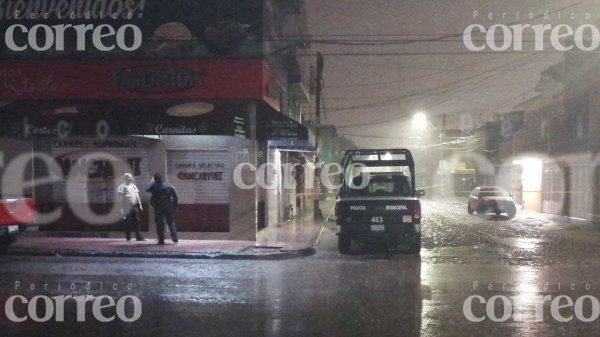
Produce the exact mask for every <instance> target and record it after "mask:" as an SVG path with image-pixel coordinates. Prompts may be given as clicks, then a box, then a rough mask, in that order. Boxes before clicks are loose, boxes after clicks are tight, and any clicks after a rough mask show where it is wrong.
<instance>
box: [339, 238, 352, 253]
mask: <svg viewBox="0 0 600 337" xmlns="http://www.w3.org/2000/svg"><path fill="white" fill-rule="evenodd" d="M351 247H352V238H351V237H349V236H348V235H342V234H340V235H339V236H338V249H339V251H340V253H342V254H350V252H351Z"/></svg>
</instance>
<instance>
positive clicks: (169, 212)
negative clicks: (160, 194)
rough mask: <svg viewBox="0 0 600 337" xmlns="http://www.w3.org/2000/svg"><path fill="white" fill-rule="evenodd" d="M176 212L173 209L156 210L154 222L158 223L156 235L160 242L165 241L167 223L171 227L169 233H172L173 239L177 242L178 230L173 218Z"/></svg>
mask: <svg viewBox="0 0 600 337" xmlns="http://www.w3.org/2000/svg"><path fill="white" fill-rule="evenodd" d="M174 213H175V212H174V211H173V209H171V208H169V209H158V208H155V209H154V220H155V221H156V234H157V235H158V241H159V242H164V241H165V221H166V222H167V226H169V232H170V233H171V239H172V240H173V242H177V228H176V227H175V221H173V216H174V215H175V214H174Z"/></svg>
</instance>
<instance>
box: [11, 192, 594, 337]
mask: <svg viewBox="0 0 600 337" xmlns="http://www.w3.org/2000/svg"><path fill="white" fill-rule="evenodd" d="M464 206H465V205H464V202H463V201H460V200H451V201H444V202H441V201H436V202H432V201H424V206H423V216H424V219H423V251H422V254H421V257H416V256H409V255H404V254H393V253H388V252H381V251H376V252H372V251H371V252H364V253H362V254H359V255H351V256H340V254H339V253H338V252H337V241H336V236H335V234H334V229H335V228H334V226H332V224H331V223H330V224H328V228H327V229H326V230H325V231H324V232H323V234H322V236H321V237H320V239H319V243H318V252H317V254H316V255H314V256H311V257H306V258H300V259H293V260H284V261H223V260H218V261H217V260H174V259H152V260H144V259H117V258H67V257H18V256H4V257H1V258H0V268H1V269H0V270H1V273H0V300H1V301H0V302H1V303H2V304H4V303H5V302H6V299H7V298H9V297H11V296H14V295H17V294H20V295H23V296H24V297H25V298H28V299H31V298H32V297H33V296H36V295H45V296H59V295H69V294H71V295H81V294H91V295H94V296H100V295H108V296H111V297H113V298H114V299H115V300H118V299H119V298H122V297H123V296H127V295H134V296H136V297H138V298H139V299H140V301H141V303H142V310H143V312H142V315H141V317H140V318H139V320H137V321H135V322H133V323H126V322H123V321H120V320H119V319H118V318H117V319H115V320H114V321H113V322H109V323H100V322H98V320H97V319H95V317H94V315H93V312H92V311H93V310H92V305H91V304H88V305H87V306H86V307H85V308H86V312H85V322H77V317H76V311H77V310H76V309H77V308H76V306H75V303H74V302H73V301H68V302H66V305H65V322H59V323H56V322H52V321H53V320H54V319H55V317H56V315H54V316H53V317H52V319H51V320H50V322H46V323H37V322H33V321H32V320H31V318H29V320H27V321H25V322H23V323H13V322H10V321H8V320H7V318H6V317H4V316H3V315H4V310H3V309H2V310H0V332H1V333H0V335H1V336H331V337H333V336H481V335H486V336H511V335H512V336H599V335H600V328H599V326H600V324H598V320H595V321H594V322H589V323H586V322H582V321H581V320H578V319H577V318H574V319H572V320H571V321H570V322H564V323H563V322H558V321H556V320H555V319H554V318H553V317H552V315H551V313H550V308H549V306H550V304H549V302H546V303H545V304H543V305H542V317H543V318H542V319H541V321H540V322H535V321H533V316H531V315H530V314H532V313H533V312H534V311H535V310H537V309H536V308H537V307H536V299H537V296H538V295H549V296H551V297H552V298H555V297H557V296H558V295H565V296H568V297H570V298H573V300H574V301H575V300H576V299H577V298H579V297H581V296H585V295H591V296H594V297H596V298H600V282H599V280H600V278H599V276H600V268H599V267H600V259H598V255H599V254H600V249H599V248H600V247H599V246H600V234H599V233H600V230H598V229H595V228H593V227H587V226H581V225H574V224H569V223H567V222H566V221H565V220H562V219H558V220H557V219H552V218H551V217H548V216H543V215H538V214H529V213H520V214H518V215H517V217H516V218H515V219H512V220H508V219H506V218H504V217H502V216H500V217H492V218H490V219H487V218H483V217H477V216H469V215H467V214H466V210H465V207H464ZM16 282H20V284H21V285H20V287H19V289H15V283H16ZM88 282H89V289H86V285H88ZM31 284H33V286H34V288H35V289H33V290H30V289H29V287H30V286H31ZM46 284H47V285H46ZM59 284H60V286H61V289H60V290H59V289H58V285H59ZM475 284H476V285H477V287H475V289H474V285H475ZM128 285H130V286H131V287H130V289H128ZM71 286H74V288H75V290H70V287H71ZM101 287H102V288H101ZM113 287H114V289H116V290H114V289H113ZM586 287H587V288H589V289H586ZM44 288H46V289H44ZM471 295H480V296H482V298H484V299H490V298H491V297H492V296H495V295H499V296H506V297H509V296H514V297H515V298H517V299H518V300H519V301H521V302H522V303H523V304H522V308H524V309H525V314H526V315H525V318H526V319H525V320H524V321H522V322H519V321H518V322H515V321H514V320H513V319H512V318H511V319H508V320H507V321H505V322H493V321H492V320H491V319H490V318H489V317H487V318H485V319H484V321H482V322H479V323H472V322H469V321H468V320H467V319H466V318H465V314H464V313H463V304H464V302H465V299H466V298H467V297H469V296H471ZM131 303H132V302H126V305H125V307H124V312H125V314H126V315H127V314H132V313H133V312H134V308H133V305H131ZM495 304H496V305H495V306H492V309H494V310H495V311H494V312H493V313H494V315H496V314H497V315H498V316H502V313H503V307H502V304H503V302H501V301H497V302H495ZM37 309H38V311H39V312H34V313H33V314H37V315H39V316H43V314H44V311H43V309H44V308H43V306H40V307H38V308H37ZM584 309H585V310H584V315H587V317H591V316H592V315H593V314H594V312H593V310H592V308H591V305H590V306H588V307H585V306H584ZM564 310H565V311H564V312H562V313H563V314H564V316H568V315H569V312H568V310H569V308H566V309H564ZM538 311H539V310H538ZM571 311H572V310H571ZM473 312H474V315H476V316H477V317H485V305H474V306H473ZM103 313H104V314H105V315H106V316H110V315H114V314H115V310H114V309H113V308H108V309H105V311H103ZM16 314H17V315H18V316H20V317H23V316H25V315H28V316H32V313H28V312H27V308H26V307H25V306H23V305H18V306H17V310H16ZM530 316H531V317H530Z"/></svg>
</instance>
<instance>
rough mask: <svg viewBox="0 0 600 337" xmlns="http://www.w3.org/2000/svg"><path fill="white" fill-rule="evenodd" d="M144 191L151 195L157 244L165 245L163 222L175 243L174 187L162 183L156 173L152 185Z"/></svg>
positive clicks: (175, 198) (175, 203) (175, 206)
mask: <svg viewBox="0 0 600 337" xmlns="http://www.w3.org/2000/svg"><path fill="white" fill-rule="evenodd" d="M146 191H148V192H149V193H151V194H152V197H150V204H151V205H152V206H153V207H154V219H155V220H156V233H157V234H158V244H159V245H164V244H165V221H166V222H167V226H169V232H170V233H171V239H172V240H173V243H177V242H178V240H177V229H176V228H175V222H174V221H173V217H174V216H175V211H176V210H177V193H175V187H173V186H172V185H169V184H166V183H164V182H163V179H162V176H161V175H160V174H158V173H157V174H155V175H154V183H153V184H152V185H150V187H148V189H147V190H146Z"/></svg>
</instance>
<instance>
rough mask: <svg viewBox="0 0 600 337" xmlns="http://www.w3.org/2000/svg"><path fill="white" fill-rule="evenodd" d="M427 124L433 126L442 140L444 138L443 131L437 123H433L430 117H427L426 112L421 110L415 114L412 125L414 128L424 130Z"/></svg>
mask: <svg viewBox="0 0 600 337" xmlns="http://www.w3.org/2000/svg"><path fill="white" fill-rule="evenodd" d="M427 126H431V128H432V129H433V131H435V132H436V133H437V135H438V136H439V137H440V140H442V138H443V134H442V132H441V131H440V130H439V129H438V128H437V127H436V126H435V125H433V123H431V122H430V121H429V118H427V115H426V114H425V113H424V112H421V111H419V112H417V113H415V114H414V115H413V117H412V127H413V129H414V130H416V131H423V130H425V129H426V128H427Z"/></svg>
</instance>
